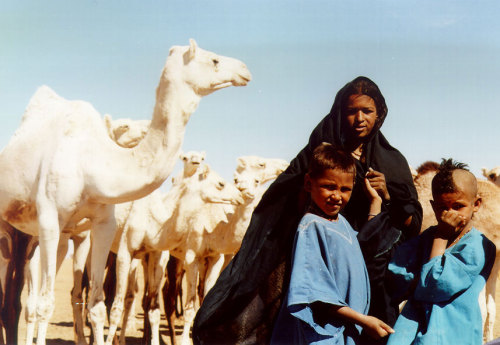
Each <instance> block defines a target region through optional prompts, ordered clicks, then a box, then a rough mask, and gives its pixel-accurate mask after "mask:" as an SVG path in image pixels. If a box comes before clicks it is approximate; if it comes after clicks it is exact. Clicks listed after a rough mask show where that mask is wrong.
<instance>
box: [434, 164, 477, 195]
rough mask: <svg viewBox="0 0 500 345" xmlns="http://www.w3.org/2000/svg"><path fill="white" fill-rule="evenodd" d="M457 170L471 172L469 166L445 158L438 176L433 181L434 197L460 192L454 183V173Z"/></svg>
mask: <svg viewBox="0 0 500 345" xmlns="http://www.w3.org/2000/svg"><path fill="white" fill-rule="evenodd" d="M455 170H465V171H469V169H468V165H467V164H465V163H460V162H457V161H454V160H453V159H451V158H448V159H445V158H443V160H442V161H441V164H440V165H439V167H438V172H437V174H436V175H435V176H434V178H433V179H432V195H442V194H445V193H454V192H456V191H457V190H458V188H457V186H456V184H455V182H453V172H454V171H455Z"/></svg>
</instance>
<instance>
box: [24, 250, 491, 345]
mask: <svg viewBox="0 0 500 345" xmlns="http://www.w3.org/2000/svg"><path fill="white" fill-rule="evenodd" d="M71 264H72V261H71V260H66V261H65V262H64V263H63V266H62V267H61V270H60V272H59V274H58V275H57V279H56V291H55V294H56V307H55V311H54V315H53V316H52V320H51V323H50V324H49V328H48V330H47V344H48V345H51V344H52V345H70V344H74V343H73V313H72V309H71V298H70V291H71V288H72V284H73V277H72V273H71ZM497 286H500V281H499V282H498V284H497ZM141 288H142V286H141ZM25 290H26V289H24V291H23V301H24V300H25V299H26V293H25ZM140 294H141V296H142V291H140ZM496 300H497V301H500V288H499V289H497V293H496ZM497 305H498V307H497V315H496V324H495V338H498V337H500V302H499V303H498V304H497ZM135 309H136V319H137V321H136V326H137V327H136V328H137V329H136V330H135V331H134V330H132V331H131V330H129V331H128V332H127V344H131V345H133V344H140V339H141V338H142V327H143V326H142V323H143V314H142V308H141V307H140V303H136V308H135ZM25 327H26V325H25V322H24V311H23V314H22V315H21V322H20V327H19V343H20V344H23V343H24V341H25ZM105 332H107V328H106V329H105ZM181 332H182V326H181V325H180V324H178V325H176V334H177V338H178V340H179V341H180V334H181ZM160 333H161V337H162V339H163V341H164V342H165V343H166V344H170V339H169V338H168V329H167V326H166V321H165V319H164V318H162V324H161V327H160ZM86 335H87V336H88V335H89V330H88V329H87V330H86Z"/></svg>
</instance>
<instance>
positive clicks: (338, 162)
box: [308, 142, 356, 180]
mask: <svg viewBox="0 0 500 345" xmlns="http://www.w3.org/2000/svg"><path fill="white" fill-rule="evenodd" d="M327 169H339V170H340V171H343V172H347V173H352V174H353V180H354V179H355V178H356V162H355V161H354V158H353V157H352V156H351V154H350V153H348V152H345V151H344V150H342V149H340V148H338V147H336V146H334V145H332V144H329V143H325V142H323V143H321V144H319V145H318V146H317V147H316V148H315V149H314V151H313V154H312V158H311V162H310V163H309V169H308V174H309V176H310V177H312V178H317V177H318V176H320V175H321V174H322V173H323V172H324V171H325V170H327Z"/></svg>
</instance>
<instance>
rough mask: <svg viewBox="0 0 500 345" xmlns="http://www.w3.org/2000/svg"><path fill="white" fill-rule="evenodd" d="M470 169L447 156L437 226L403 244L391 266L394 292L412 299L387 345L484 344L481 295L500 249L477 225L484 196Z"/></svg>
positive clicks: (439, 179)
mask: <svg viewBox="0 0 500 345" xmlns="http://www.w3.org/2000/svg"><path fill="white" fill-rule="evenodd" d="M465 168H466V165H465V164H462V163H457V162H454V161H452V160H451V159H448V160H443V162H442V163H441V165H440V166H439V169H438V172H437V174H436V176H434V178H433V180H432V197H433V199H434V200H433V201H431V204H432V208H433V210H434V214H435V215H436V219H437V221H438V225H437V226H432V227H430V228H429V229H427V230H425V231H424V232H422V234H421V235H419V236H418V237H416V238H414V239H412V240H410V241H408V242H406V243H404V244H402V245H401V246H399V247H398V248H397V250H396V253H395V255H394V257H393V259H392V261H391V262H390V264H389V271H390V274H389V279H391V280H392V285H393V286H394V288H395V292H397V294H399V295H400V297H402V298H408V302H407V303H406V305H405V307H404V308H403V310H402V312H401V315H400V316H399V318H398V319H397V321H396V324H395V326H394V330H395V333H394V334H392V335H391V336H390V337H389V341H388V345H405V344H414V345H421V344H429V345H431V344H432V345H434V344H453V345H455V344H457V345H458V344H464V345H476V344H477V345H480V344H482V319H481V311H480V308H479V302H478V297H479V293H480V291H481V290H482V289H483V287H484V285H485V283H486V280H487V279H488V276H489V274H490V271H491V268H492V266H493V263H494V260H495V252H496V248H495V245H494V244H493V243H492V242H491V241H490V240H488V239H487V238H486V237H485V236H484V235H483V234H481V233H480V232H479V231H478V230H476V229H475V228H474V227H473V226H472V223H471V220H472V217H473V215H474V213H475V212H476V211H477V210H478V209H479V207H480V205H481V198H480V197H479V196H478V195H477V181H476V178H475V177H474V175H473V174H472V173H470V172H469V171H468V170H466V169H465Z"/></svg>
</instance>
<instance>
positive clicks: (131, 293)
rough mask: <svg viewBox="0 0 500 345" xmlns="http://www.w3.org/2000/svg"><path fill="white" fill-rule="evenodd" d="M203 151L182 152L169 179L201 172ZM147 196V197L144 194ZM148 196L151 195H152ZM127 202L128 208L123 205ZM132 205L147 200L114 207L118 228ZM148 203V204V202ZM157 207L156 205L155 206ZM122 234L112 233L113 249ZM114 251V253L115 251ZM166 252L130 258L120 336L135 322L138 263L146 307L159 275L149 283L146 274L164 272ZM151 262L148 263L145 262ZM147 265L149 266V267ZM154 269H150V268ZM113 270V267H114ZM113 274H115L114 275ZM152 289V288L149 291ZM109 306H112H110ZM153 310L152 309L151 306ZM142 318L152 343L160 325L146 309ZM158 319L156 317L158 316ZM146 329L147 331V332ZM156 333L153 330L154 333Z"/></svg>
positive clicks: (111, 280) (112, 280) (178, 181)
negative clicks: (179, 165)
mask: <svg viewBox="0 0 500 345" xmlns="http://www.w3.org/2000/svg"><path fill="white" fill-rule="evenodd" d="M205 157H206V154H205V152H204V151H201V152H198V151H189V152H186V153H181V154H180V156H179V158H180V160H181V161H182V163H183V169H182V171H181V172H180V173H179V174H178V175H177V176H176V177H173V178H172V183H173V185H180V184H181V182H182V181H183V180H185V179H187V178H190V177H191V176H193V175H194V174H195V173H197V172H198V173H204V172H206V170H204V166H203V162H204V160H205ZM145 198H148V197H145ZM150 198H153V196H151V197H150ZM126 205H128V206H129V207H126ZM134 205H135V208H134V210H133V212H137V208H138V207H140V206H141V205H147V204H146V203H139V202H137V203H132V202H131V203H127V204H124V205H121V206H118V207H116V209H115V218H116V219H117V223H118V228H119V229H123V228H124V227H125V225H126V223H127V219H128V217H129V215H130V212H131V211H132V207H133V206H134ZM150 206H151V205H150ZM155 208H156V207H155ZM147 212H148V211H147V210H146V209H144V210H143V213H144V214H147ZM120 234H121V231H119V232H118V233H117V235H116V236H115V245H114V246H113V247H114V249H115V251H116V248H117V246H118V244H119V235H120ZM115 254H116V253H115ZM169 257H170V256H169V255H168V251H163V252H161V254H160V255H158V254H151V256H147V255H142V260H139V259H135V258H133V259H132V262H131V268H130V273H129V281H128V288H127V293H126V295H125V299H124V312H123V313H124V319H123V321H122V333H121V337H123V339H125V335H126V333H127V330H128V326H129V325H130V324H131V321H132V323H134V324H135V319H134V314H133V312H132V311H133V310H134V303H135V301H136V298H135V297H136V292H137V291H138V285H137V279H136V278H137V268H138V265H139V262H140V263H142V265H143V271H144V280H145V283H144V287H145V288H144V296H143V306H145V305H146V306H149V305H150V304H151V302H152V301H151V296H152V295H153V294H154V293H155V291H153V290H154V289H155V285H154V284H155V282H156V281H157V280H158V279H161V276H160V278H155V279H153V281H152V283H151V284H149V282H148V276H151V275H155V274H162V272H165V268H166V265H167V261H168V259H169ZM149 262H151V264H148V263H149ZM148 267H149V268H148ZM152 269H153V270H154V272H153V271H151V270H152ZM115 270H116V268H115ZM115 276H116V274H115ZM106 279H109V281H107V283H108V284H112V285H113V288H114V289H116V277H111V276H110V275H108V276H106ZM149 290H151V291H149ZM109 293H110V294H112V295H113V296H111V295H110V296H109V297H110V298H111V300H113V299H114V293H115V291H114V290H113V291H110V292H109ZM110 309H111V307H110ZM151 309H155V308H151ZM144 316H145V318H144V332H145V334H144V339H145V340H146V342H147V343H150V342H151V334H150V333H151V329H156V328H157V327H159V324H157V322H156V320H151V321H152V322H151V321H150V320H149V317H148V313H147V310H146V312H145V315H144ZM171 320H172V319H171V318H170V319H169V318H167V321H168V322H169V326H170V339H171V342H172V343H173V344H175V343H176V339H175V332H174V329H173V322H170V321H171ZM158 322H159V319H158ZM151 323H154V325H151ZM148 332H149V334H148ZM153 333H155V332H153Z"/></svg>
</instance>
